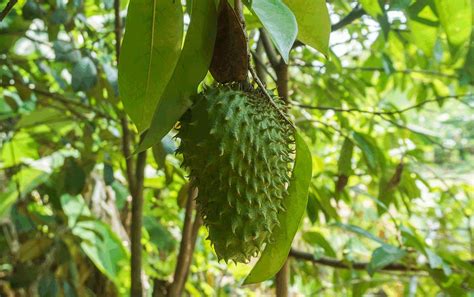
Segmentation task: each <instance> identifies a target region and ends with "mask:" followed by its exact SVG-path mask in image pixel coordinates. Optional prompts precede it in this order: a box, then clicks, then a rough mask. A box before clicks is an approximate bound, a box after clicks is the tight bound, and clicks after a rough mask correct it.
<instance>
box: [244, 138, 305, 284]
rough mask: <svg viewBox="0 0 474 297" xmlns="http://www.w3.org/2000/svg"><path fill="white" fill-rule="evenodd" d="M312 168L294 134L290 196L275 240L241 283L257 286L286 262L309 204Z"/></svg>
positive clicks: (302, 144)
mask: <svg viewBox="0 0 474 297" xmlns="http://www.w3.org/2000/svg"><path fill="white" fill-rule="evenodd" d="M311 168H312V165H311V153H310V151H309V149H308V146H307V145H306V143H305V142H304V140H303V138H301V136H300V135H299V134H298V133H296V160H295V166H294V169H293V174H292V177H291V180H290V186H289V188H288V193H289V194H288V196H287V197H286V199H285V201H284V204H285V206H286V211H285V212H282V213H280V214H279V216H278V218H279V222H280V226H279V227H276V228H275V230H274V231H273V234H275V237H274V238H273V239H274V241H273V242H271V243H269V244H268V245H267V246H266V247H265V250H264V251H263V252H262V255H261V257H260V259H259V260H258V262H257V264H255V266H254V267H253V269H252V271H251V272H250V274H249V275H248V276H247V278H246V279H245V281H244V284H253V283H258V282H262V281H264V280H267V279H269V278H270V277H272V276H274V275H275V274H276V273H277V272H278V271H279V270H280V268H281V267H282V266H283V264H284V263H285V261H286V258H287V257H288V253H289V252H290V249H291V243H292V242H293V238H294V237H295V234H296V231H298V227H299V225H300V222H301V218H302V216H303V214H304V210H305V209H306V204H307V203H308V187H309V183H310V181H311Z"/></svg>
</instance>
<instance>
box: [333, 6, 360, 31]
mask: <svg viewBox="0 0 474 297" xmlns="http://www.w3.org/2000/svg"><path fill="white" fill-rule="evenodd" d="M364 14H366V12H365V10H364V9H363V8H360V7H356V8H354V9H353V10H352V11H351V12H349V14H348V15H346V16H345V17H344V18H342V19H341V20H340V21H339V22H337V23H335V24H334V25H332V26H331V31H336V30H339V29H342V28H344V27H345V26H347V25H349V24H351V23H352V22H353V21H355V20H357V19H358V18H360V17H362V16H363V15H364Z"/></svg>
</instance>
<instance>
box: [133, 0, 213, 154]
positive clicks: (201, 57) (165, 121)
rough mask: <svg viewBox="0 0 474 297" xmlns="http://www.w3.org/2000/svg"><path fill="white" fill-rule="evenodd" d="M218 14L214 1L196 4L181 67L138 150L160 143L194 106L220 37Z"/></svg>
mask: <svg viewBox="0 0 474 297" xmlns="http://www.w3.org/2000/svg"><path fill="white" fill-rule="evenodd" d="M216 15H217V12H216V6H215V3H214V1H213V0H202V1H193V8H192V15H191V23H190V24H189V29H188V32H187V33H186V40H185V42H184V46H183V50H182V52H181V55H180V57H179V60H178V64H176V68H175V70H174V72H173V76H172V77H171V79H170V81H169V83H168V85H167V86H166V88H165V91H164V92H163V100H161V101H160V103H159V104H158V105H157V107H156V109H155V112H154V114H153V119H152V122H151V126H150V129H149V130H148V132H147V133H146V136H145V138H144V139H143V141H142V143H140V145H139V147H138V151H143V150H145V149H147V148H149V147H151V146H152V145H153V144H155V143H157V142H158V141H160V139H161V138H163V136H165V135H166V133H168V131H169V130H170V129H171V128H173V125H174V124H175V123H176V121H177V120H178V119H179V117H181V115H183V113H184V112H185V111H186V109H188V108H189V106H191V96H192V95H194V94H196V91H197V87H198V85H199V83H200V82H201V81H202V80H203V79H204V77H205V76H206V73H207V70H208V68H209V65H210V63H211V58H212V49H213V48H214V40H215V36H216V22H217V21H216V19H217V16H216ZM189 65H192V66H193V67H189Z"/></svg>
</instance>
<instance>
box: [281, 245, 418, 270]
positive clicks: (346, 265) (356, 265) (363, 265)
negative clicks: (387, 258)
mask: <svg viewBox="0 0 474 297" xmlns="http://www.w3.org/2000/svg"><path fill="white" fill-rule="evenodd" d="M290 257H293V258H295V259H298V260H305V261H310V262H312V263H315V264H320V265H324V266H329V267H333V268H339V269H354V270H367V267H368V265H369V263H367V262H345V261H341V260H336V259H331V258H325V257H321V258H316V257H315V256H313V255H312V254H310V253H306V252H302V251H298V250H295V249H291V250H290ZM380 270H383V271H423V269H421V268H419V267H411V266H407V265H404V264H400V263H391V264H388V265H387V266H385V267H384V268H382V269H380Z"/></svg>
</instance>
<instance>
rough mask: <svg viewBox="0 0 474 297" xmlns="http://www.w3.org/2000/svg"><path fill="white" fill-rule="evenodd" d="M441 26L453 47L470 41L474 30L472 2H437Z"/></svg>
mask: <svg viewBox="0 0 474 297" xmlns="http://www.w3.org/2000/svg"><path fill="white" fill-rule="evenodd" d="M435 4H436V10H437V11H438V16H439V19H440V21H441V25H442V26H443V28H444V31H445V32H446V35H447V36H448V40H449V42H450V43H451V44H452V45H455V46H459V45H462V44H465V43H466V42H468V41H469V38H470V36H471V29H472V9H471V0H449V1H448V0H435Z"/></svg>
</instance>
